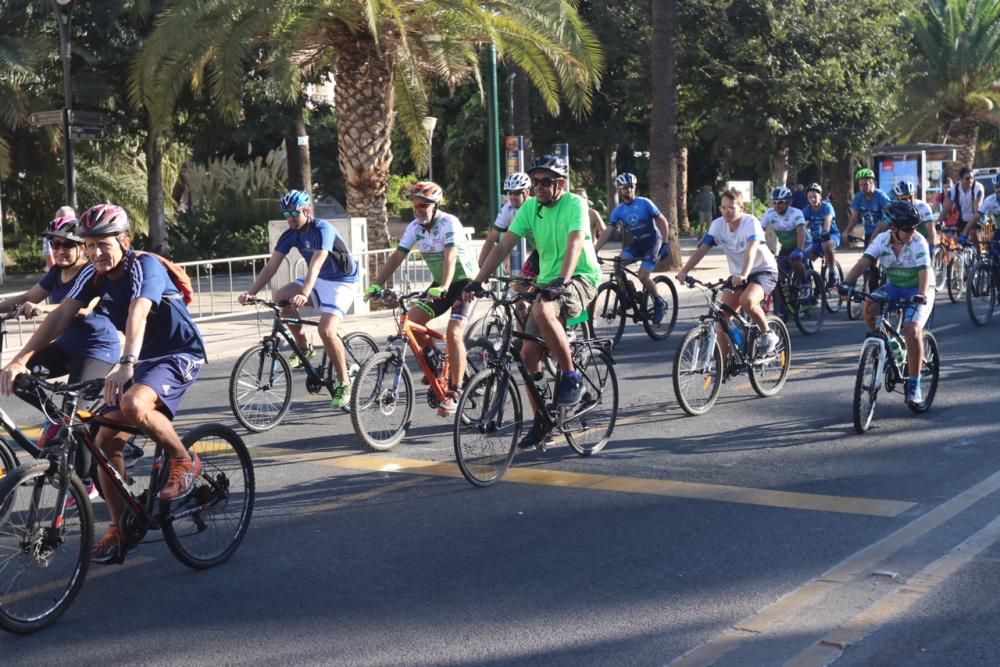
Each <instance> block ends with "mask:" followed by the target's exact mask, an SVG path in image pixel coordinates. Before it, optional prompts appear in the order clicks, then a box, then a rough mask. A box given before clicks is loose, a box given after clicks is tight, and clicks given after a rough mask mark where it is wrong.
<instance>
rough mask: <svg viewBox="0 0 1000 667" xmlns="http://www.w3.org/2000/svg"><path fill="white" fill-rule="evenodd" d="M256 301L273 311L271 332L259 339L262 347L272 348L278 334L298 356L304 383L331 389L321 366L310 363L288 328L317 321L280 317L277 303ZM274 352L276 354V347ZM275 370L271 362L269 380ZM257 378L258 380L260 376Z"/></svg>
mask: <svg viewBox="0 0 1000 667" xmlns="http://www.w3.org/2000/svg"><path fill="white" fill-rule="evenodd" d="M258 303H261V304H263V305H267V306H268V307H270V308H271V309H272V310H273V311H274V322H273V324H272V326H271V334H270V335H269V336H265V337H264V339H263V340H262V341H261V345H262V346H263V347H264V349H265V350H270V349H274V347H275V343H276V342H277V340H278V336H281V338H283V339H284V341H285V342H286V343H288V346H289V347H290V348H291V349H292V351H293V352H294V353H295V355H296V356H297V357H298V358H299V361H301V362H302V368H303V369H304V370H305V372H306V383H307V384H312V386H316V387H326V388H327V389H331V387H330V382H329V381H328V380H327V379H325V378H323V374H322V368H321V367H320V368H317V367H316V366H313V365H312V363H311V362H310V361H309V359H308V358H307V357H306V352H305V350H303V349H302V347H301V346H299V344H298V342H297V341H296V340H295V336H293V335H292V330H291V328H290V326H291V325H303V324H304V325H307V326H313V327H318V326H319V322H318V321H316V320H307V319H304V318H302V317H282V315H281V313H280V312H279V310H278V306H277V305H274V304H268V303H266V302H258ZM338 335H339V334H338ZM275 353H276V354H277V350H276V349H275ZM261 370H263V368H261ZM275 371H276V368H275V364H274V363H273V362H272V363H271V368H270V371H269V373H270V374H271V376H270V378H269V380H270V381H271V382H273V381H274V374H275ZM257 379H258V380H260V378H257Z"/></svg>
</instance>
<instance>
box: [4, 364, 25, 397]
mask: <svg viewBox="0 0 1000 667" xmlns="http://www.w3.org/2000/svg"><path fill="white" fill-rule="evenodd" d="M27 372H28V367H27V366H25V365H24V364H19V363H16V362H11V363H9V364H7V366H6V367H5V368H4V369H3V370H2V371H0V395H3V396H11V395H12V394H13V393H14V383H15V381H16V380H17V376H18V375H24V374H26V373H27Z"/></svg>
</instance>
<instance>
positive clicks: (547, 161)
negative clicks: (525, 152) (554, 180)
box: [528, 155, 569, 178]
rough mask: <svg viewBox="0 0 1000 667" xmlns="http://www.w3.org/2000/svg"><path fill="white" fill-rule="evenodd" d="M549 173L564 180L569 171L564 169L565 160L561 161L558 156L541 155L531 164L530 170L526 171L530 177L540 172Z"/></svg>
mask: <svg viewBox="0 0 1000 667" xmlns="http://www.w3.org/2000/svg"><path fill="white" fill-rule="evenodd" d="M543 169H544V170H547V171H551V172H553V173H555V174H557V175H559V176H560V177H562V178H566V177H567V176H568V175H569V169H568V168H567V167H566V160H564V159H562V158H561V157H559V156H558V155H543V156H541V157H540V158H538V159H536V160H535V161H534V162H532V163H531V168H530V169H528V174H529V175H531V174H532V173H534V172H536V171H542V170H543Z"/></svg>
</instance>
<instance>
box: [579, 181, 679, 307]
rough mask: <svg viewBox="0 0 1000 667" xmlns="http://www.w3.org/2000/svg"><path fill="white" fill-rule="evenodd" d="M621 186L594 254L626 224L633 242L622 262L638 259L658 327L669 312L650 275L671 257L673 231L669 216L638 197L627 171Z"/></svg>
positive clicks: (623, 251)
mask: <svg viewBox="0 0 1000 667" xmlns="http://www.w3.org/2000/svg"><path fill="white" fill-rule="evenodd" d="M615 182H616V183H617V185H618V197H619V198H620V199H621V203H620V204H618V206H616V207H615V210H614V211H612V212H611V219H610V220H609V221H608V226H607V227H606V228H605V230H604V231H603V232H601V235H600V237H599V238H598V239H597V241H595V242H594V252H597V251H598V250H600V249H601V247H602V246H604V244H605V243H607V242H608V239H610V238H611V234H612V233H613V232H614V230H615V229H616V228H617V227H618V226H619V225H623V226H624V227H625V229H627V230H628V231H629V233H630V234H631V235H632V242H631V243H630V244H629V246H628V247H627V248H624V249H623V250H622V254H621V256H622V259H625V260H629V261H636V260H639V261H641V262H642V265H641V266H640V267H639V280H640V282H642V286H643V289H645V290H646V293H647V294H649V295H652V296H653V298H654V302H653V303H654V305H653V324H657V325H658V324H659V323H660V322H661V321H662V320H663V315H664V314H665V313H666V312H667V304H666V302H665V301H664V300H663V299H662V298H661V297H660V296H659V295H658V294H657V293H656V285H654V284H653V279H652V278H650V277H649V274H650V273H651V272H652V271H653V269H655V268H656V264H657V262H659V261H660V260H661V259H664V258H665V257H668V256H669V255H670V244H669V242H668V238H669V237H668V234H669V231H670V227H669V223H668V222H667V218H666V216H664V215H663V214H662V213H660V209H658V208H656V204H654V203H653V202H652V201H650V200H649V199H647V198H645V197H636V195H635V186H636V183H637V179H636V177H635V175H633V174H630V173H628V172H625V173H622V174H619V175H618V178H617V180H616V181H615Z"/></svg>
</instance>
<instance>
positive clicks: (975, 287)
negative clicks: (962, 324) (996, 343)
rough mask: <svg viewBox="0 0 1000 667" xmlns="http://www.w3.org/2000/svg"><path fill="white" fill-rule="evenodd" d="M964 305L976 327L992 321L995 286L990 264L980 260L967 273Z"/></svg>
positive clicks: (995, 297)
mask: <svg viewBox="0 0 1000 667" xmlns="http://www.w3.org/2000/svg"><path fill="white" fill-rule="evenodd" d="M965 304H966V306H967V307H968V309H969V317H970V318H971V319H972V322H973V324H975V325H976V326H977V327H981V326H985V325H986V324H989V321H990V320H991V319H993V311H994V310H995V309H996V305H997V286H996V281H995V280H994V279H993V266H992V264H991V263H990V262H986V261H982V260H980V261H978V262H976V264H975V266H973V267H972V269H971V270H970V271H969V280H968V282H967V283H966V288H965Z"/></svg>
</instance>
